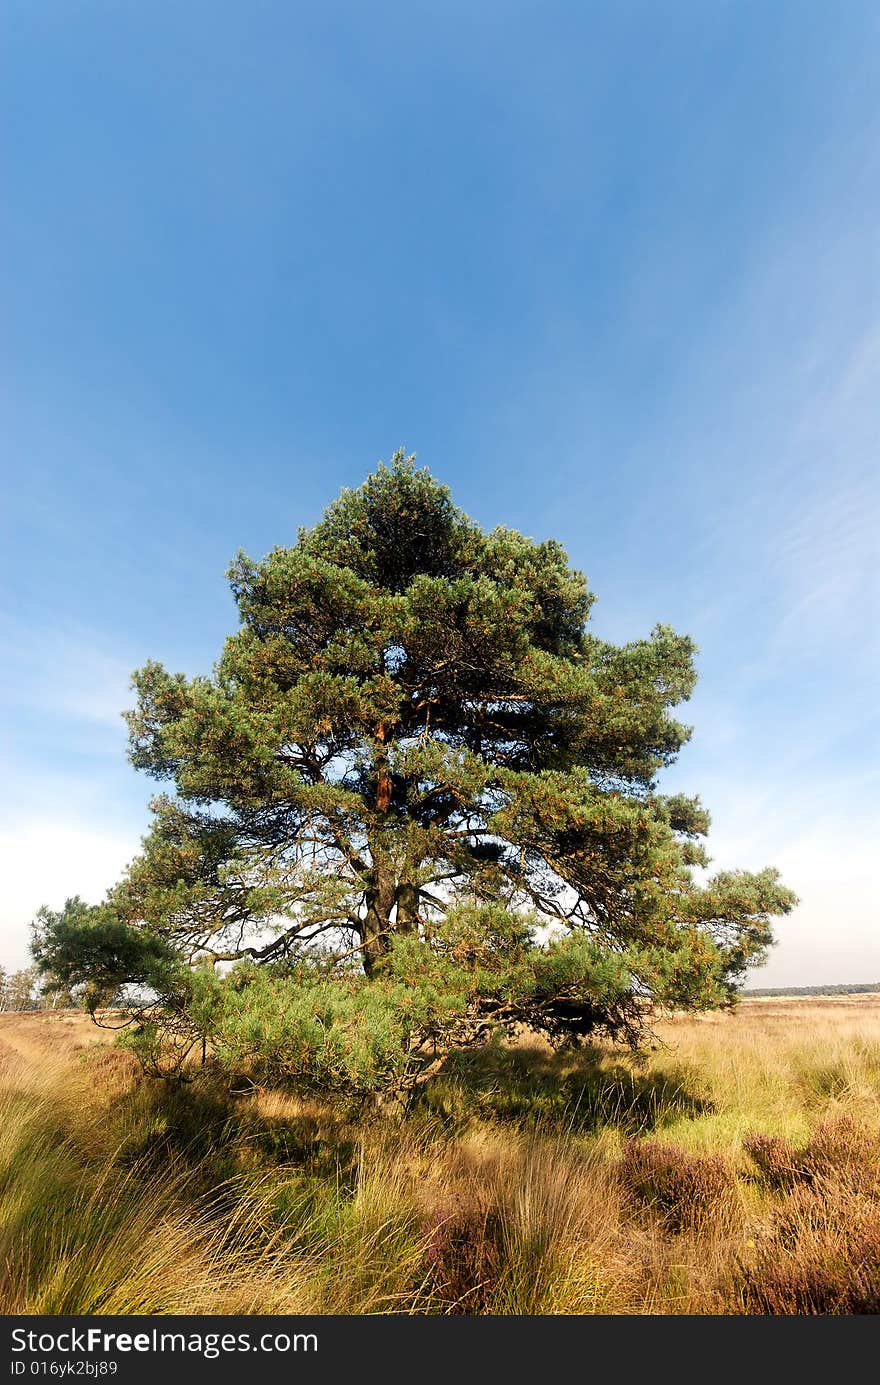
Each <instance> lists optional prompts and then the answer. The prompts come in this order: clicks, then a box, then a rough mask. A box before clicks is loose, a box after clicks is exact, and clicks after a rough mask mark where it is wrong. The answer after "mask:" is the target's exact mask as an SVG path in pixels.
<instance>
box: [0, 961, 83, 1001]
mask: <svg viewBox="0 0 880 1385" xmlns="http://www.w3.org/2000/svg"><path fill="white" fill-rule="evenodd" d="M77 1003H78V1002H77V1001H75V1000H74V999H73V997H72V996H71V994H70V992H69V991H67V990H64V989H61V990H53V991H52V992H51V993H50V992H47V991H46V990H45V989H44V987H43V985H42V982H41V981H40V973H39V971H38V969H37V968H36V967H35V966H31V967H22V968H21V970H20V971H7V970H6V968H5V967H3V966H0V1011H5V1010H61V1009H64V1008H66V1007H69V1006H72V1005H76V1004H77Z"/></svg>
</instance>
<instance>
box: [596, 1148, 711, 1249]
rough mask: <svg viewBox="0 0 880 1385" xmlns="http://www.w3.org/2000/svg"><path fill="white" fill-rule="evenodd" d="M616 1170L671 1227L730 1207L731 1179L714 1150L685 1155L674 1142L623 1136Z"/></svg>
mask: <svg viewBox="0 0 880 1385" xmlns="http://www.w3.org/2000/svg"><path fill="white" fill-rule="evenodd" d="M620 1171H621V1175H622V1178H623V1183H624V1186H625V1187H626V1188H627V1189H628V1191H629V1192H630V1193H632V1194H633V1195H634V1196H635V1197H636V1198H638V1200H639V1201H641V1202H642V1203H644V1204H645V1206H647V1207H650V1208H651V1209H652V1210H654V1211H655V1212H657V1213H658V1214H659V1216H660V1219H661V1221H662V1223H663V1224H664V1226H665V1227H666V1228H667V1229H669V1230H671V1231H680V1230H683V1229H685V1228H686V1227H692V1226H694V1225H696V1224H698V1223H699V1222H701V1221H703V1220H705V1219H706V1218H707V1217H708V1216H710V1215H713V1214H715V1215H718V1214H720V1213H722V1212H723V1211H724V1210H728V1211H729V1210H730V1209H731V1208H732V1207H733V1205H734V1202H735V1181H734V1177H733V1174H732V1172H731V1170H730V1169H729V1167H728V1165H727V1164H726V1162H725V1161H724V1159H723V1158H722V1157H721V1156H720V1155H708V1154H705V1155H700V1154H689V1153H688V1152H687V1151H686V1150H684V1149H680V1148H679V1146H678V1145H673V1144H656V1143H654V1142H653V1141H651V1140H642V1141H629V1142H628V1143H627V1144H626V1146H625V1147H624V1151H623V1157H622V1159H621V1164H620Z"/></svg>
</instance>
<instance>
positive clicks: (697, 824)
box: [36, 453, 795, 1088]
mask: <svg viewBox="0 0 880 1385" xmlns="http://www.w3.org/2000/svg"><path fill="white" fill-rule="evenodd" d="M229 578H230V581H231V585H232V591H233V593H234V596H235V599H236V602H237V605H238V610H239V614H240V619H241V624H240V628H239V629H238V630H237V631H236V632H235V633H234V634H233V635H231V636H230V637H229V638H228V639H227V641H226V643H225V646H224V648H223V651H222V653H221V655H220V658H219V660H218V662H217V664H216V667H215V669H214V671H213V673H212V674H211V675H210V676H202V677H196V678H186V677H185V676H183V675H182V674H179V673H170V672H168V671H166V669H165V668H164V667H163V666H162V665H161V664H159V663H154V662H150V663H148V664H146V665H145V666H144V667H143V668H141V669H140V670H138V671H137V672H136V673H135V675H134V687H135V689H136V692H137V705H136V707H135V708H134V710H132V711H131V712H128V713H127V714H126V718H127V722H128V727H129V733H130V755H131V760H132V763H133V764H134V765H135V766H137V767H138V768H140V769H142V770H144V771H146V772H147V773H148V774H150V775H152V776H153V777H155V778H156V779H158V780H161V781H165V782H166V783H167V784H168V785H169V786H170V791H169V792H168V793H166V794H163V795H162V796H160V797H158V798H156V799H155V800H154V801H153V803H152V808H153V811H154V819H155V820H154V825H153V827H152V830H151V831H150V833H149V835H148V836H147V837H146V838H145V839H144V842H143V851H142V853H141V854H140V855H139V856H138V857H137V858H136V859H135V860H134V861H133V863H132V864H131V866H130V867H129V869H128V871H127V872H126V874H125V876H124V878H123V879H122V880H121V881H120V882H119V884H118V885H117V886H116V887H115V888H114V889H113V890H112V891H111V892H110V893H109V895H108V897H107V899H106V901H105V902H104V903H103V904H102V905H100V906H97V907H96V908H94V909H86V910H84V911H83V910H82V909H81V908H80V910H79V912H76V910H74V911H73V912H72V913H71V912H70V911H65V912H63V913H62V914H60V915H54V916H50V915H48V914H46V915H44V918H43V923H42V929H41V932H40V935H39V938H38V941H37V949H36V951H37V956H38V958H39V961H40V964H41V966H42V968H43V970H44V972H45V973H46V974H47V975H49V976H50V977H52V976H54V977H55V978H56V980H57V981H58V983H59V984H62V983H63V984H64V985H66V986H70V985H74V986H75V985H77V984H79V985H88V986H90V987H91V994H92V995H93V997H94V1003H95V1004H97V1003H98V1001H99V999H100V997H101V996H102V995H104V996H106V995H107V994H109V993H110V992H116V991H118V990H119V988H120V987H125V986H129V987H130V988H132V989H130V991H129V994H130V995H131V996H133V997H134V998H133V999H132V1001H131V1005H132V1012H133V1013H135V1012H137V1019H138V1023H139V1026H140V1032H141V1033H146V1032H147V1029H148V1028H149V1026H150V1025H154V1026H155V1025H156V1023H157V1022H158V1017H159V1016H163V1017H164V1024H165V1025H166V1027H167V1026H168V1025H169V1024H170V1023H172V1021H171V1020H170V1019H169V1017H176V1018H175V1019H174V1021H173V1023H172V1028H173V1027H174V1025H175V1024H176V1026H177V1030H176V1032H178V1033H180V1034H181V1035H183V1036H184V1038H185V1040H186V1042H190V1041H193V1040H194V1038H195V1035H196V1034H197V1033H199V1034H201V1035H202V1036H203V1037H204V1035H205V1033H206V1032H208V1033H209V1034H210V1041H211V1044H212V1048H213V1049H214V1050H215V1051H216V1052H217V1053H218V1054H220V1055H223V1054H225V1055H226V1057H227V1058H228V1060H229V1061H230V1062H235V1063H241V1062H245V1061H250V1062H258V1061H259V1062H262V1063H264V1064H266V1065H269V1066H274V1067H275V1068H277V1069H278V1070H279V1071H281V1072H286V1073H288V1074H289V1075H294V1076H298V1077H300V1078H302V1079H303V1080H314V1081H315V1082H318V1083H322V1084H324V1085H333V1084H334V1083H336V1084H339V1085H343V1086H345V1085H348V1086H352V1085H353V1086H356V1087H357V1086H358V1085H360V1086H362V1087H364V1088H366V1087H370V1086H374V1087H375V1086H380V1085H382V1083H383V1082H392V1083H393V1082H397V1081H403V1080H405V1078H407V1077H408V1076H412V1074H413V1073H415V1072H417V1071H420V1070H424V1067H425V1065H426V1064H427V1063H428V1062H429V1060H430V1059H432V1058H433V1056H434V1055H436V1053H437V1052H442V1051H444V1050H445V1049H446V1048H448V1046H449V1045H450V1044H452V1043H466V1042H472V1041H474V1040H475V1039H477V1038H481V1037H483V1036H485V1035H486V1034H487V1033H489V1032H491V1031H492V1029H493V1027H497V1026H501V1027H504V1028H507V1029H511V1028H513V1027H515V1026H517V1025H523V1024H525V1025H529V1026H531V1027H533V1028H537V1029H539V1030H542V1031H544V1032H545V1033H547V1034H548V1035H550V1036H551V1037H552V1038H554V1039H563V1038H566V1037H576V1036H579V1035H585V1034H589V1033H592V1032H594V1031H596V1030H604V1031H605V1032H608V1033H611V1034H614V1035H621V1036H623V1037H626V1038H628V1039H630V1040H637V1039H638V1038H639V1036H640V1035H641V1034H642V1032H643V1030H644V1026H645V1024H646V1022H647V1015H648V1012H649V1008H650V1007H649V1005H648V1004H647V1002H648V1001H650V1002H651V1005H653V1006H654V1007H656V1006H658V1005H659V1006H676V1007H685V1008H701V1007H704V1008H705V1007H712V1006H717V1005H721V1004H725V1003H727V1002H728V1001H729V1000H730V999H731V997H732V996H733V995H734V994H735V992H736V988H737V986H738V985H739V984H740V983H741V981H742V979H743V977H744V974H745V971H746V968H747V967H749V966H752V965H754V964H755V963H756V962H758V961H760V960H761V959H762V957H763V955H764V953H765V952H766V949H767V947H768V945H769V944H770V942H771V940H772V939H771V931H770V920H771V919H772V917H773V916H774V915H779V914H783V913H785V912H787V911H788V910H789V909H791V907H792V906H793V904H794V903H795V899H794V896H793V895H792V893H791V891H790V890H788V889H786V888H785V887H784V886H783V885H782V884H781V883H780V880H779V877H778V874H777V872H776V871H775V870H772V869H769V868H768V869H765V870H763V871H760V872H758V873H747V872H744V871H724V872H721V873H719V874H716V875H715V876H714V877H711V878H708V879H707V878H704V877H705V875H706V872H705V870H704V869H703V868H704V867H706V866H707V864H708V858H707V856H706V853H705V848H704V846H703V845H702V840H701V839H702V838H703V837H704V836H705V834H706V832H707V830H708V826H709V818H708V814H707V812H706V811H705V809H704V808H703V807H702V805H701V804H700V801H699V799H698V798H688V797H684V796H682V795H674V796H669V795H664V794H663V793H661V792H660V790H659V788H658V777H659V775H660V773H661V771H662V770H663V769H664V767H666V766H667V765H669V764H670V763H671V762H672V761H673V760H674V759H675V757H676V756H677V754H678V752H679V751H680V749H681V747H682V746H683V745H684V744H685V742H686V741H687V739H688V737H689V734H690V730H689V728H688V727H686V726H684V725H683V724H682V723H681V722H680V721H678V720H676V719H675V717H674V716H673V715H672V709H674V708H676V707H677V706H678V705H679V704H680V703H682V702H684V701H686V700H687V698H688V697H689V695H690V693H691V691H692V689H693V687H694V683H695V671H694V655H695V647H694V645H693V643H692V641H691V640H690V639H689V638H688V637H686V636H683V635H679V634H677V633H676V632H675V631H674V630H672V629H671V628H669V627H668V626H658V627H657V628H656V629H655V630H653V632H652V633H651V634H650V636H649V637H648V638H645V639H640V640H637V641H634V642H632V643H628V644H624V645H614V644H610V643H608V642H607V641H605V640H601V639H599V638H597V637H596V636H594V635H593V634H592V633H591V632H590V631H589V628H588V623H589V615H590V608H591V605H592V602H593V597H592V595H591V593H590V592H589V590H588V588H587V584H586V580H585V578H584V577H583V575H582V574H581V573H580V572H578V571H575V570H574V569H573V568H572V567H571V566H570V565H569V562H568V559H567V556H566V554H565V552H564V550H563V549H562V547H561V546H560V545H559V544H558V543H557V542H555V541H553V540H544V541H542V542H535V541H533V540H532V539H530V538H526V537H524V536H523V535H522V534H520V533H518V532H516V531H514V530H511V529H506V528H496V529H494V530H492V531H491V532H489V533H486V532H484V531H483V530H482V529H481V528H480V527H479V526H478V525H477V524H475V523H474V522H473V521H472V520H470V519H469V518H468V517H467V516H466V515H465V514H463V513H462V511H461V510H459V509H458V508H457V507H456V506H455V505H454V504H453V501H452V499H451V496H450V494H449V491H448V489H447V488H446V487H445V486H443V485H441V484H439V483H438V482H437V481H436V480H435V479H434V478H433V477H432V476H431V475H430V474H429V473H428V472H427V471H426V470H423V469H416V467H415V465H414V459H413V458H411V457H406V456H404V455H403V453H398V454H396V455H395V457H394V458H393V460H392V462H391V465H390V466H389V467H385V466H381V465H380V466H379V468H378V470H376V471H375V472H374V473H373V474H371V475H370V476H368V477H367V479H366V481H365V482H364V484H363V485H362V486H360V487H359V488H358V489H357V490H344V491H343V492H342V494H341V495H340V496H339V498H338V499H337V500H336V501H334V502H333V503H332V504H331V505H330V506H329V508H328V509H327V511H326V512H325V514H324V517H323V518H322V519H321V521H320V522H319V523H318V524H316V525H315V526H314V527H313V528H311V529H301V530H300V531H299V533H298V536H297V541H296V543H295V544H294V545H293V546H292V547H287V548H284V547H279V548H276V549H274V550H273V551H272V552H271V553H269V555H268V556H267V557H266V558H264V559H263V560H262V561H260V562H256V561H253V560H252V559H251V558H249V557H247V556H246V555H245V554H243V553H240V554H239V555H238V556H237V558H236V559H235V561H234V562H233V564H232V566H231V568H230V571H229ZM76 903H77V904H78V905H79V904H80V902H78V901H77V902H76ZM224 964H226V965H224ZM151 1032H152V1031H151ZM187 1036H188V1037H187Z"/></svg>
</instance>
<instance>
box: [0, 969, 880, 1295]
mask: <svg viewBox="0 0 880 1385" xmlns="http://www.w3.org/2000/svg"><path fill="white" fill-rule="evenodd" d="M659 1033H660V1038H661V1040H662V1042H661V1045H660V1046H659V1047H658V1048H657V1049H656V1050H655V1051H653V1052H651V1053H650V1054H648V1055H647V1056H645V1057H643V1058H642V1059H640V1060H637V1059H635V1058H630V1057H628V1056H626V1055H623V1054H621V1053H620V1052H617V1051H613V1050H611V1049H609V1048H603V1047H600V1046H596V1047H592V1048H589V1049H587V1050H583V1051H580V1052H560V1053H556V1054H554V1053H553V1052H552V1051H551V1050H549V1049H546V1048H543V1047H541V1046H539V1045H529V1044H523V1045H521V1046H520V1047H518V1048H517V1049H515V1050H513V1051H510V1050H506V1051H505V1050H501V1049H490V1050H488V1051H486V1052H484V1053H482V1054H479V1055H470V1056H467V1057H462V1058H460V1059H458V1060H457V1061H456V1062H453V1063H451V1064H450V1065H449V1066H448V1069H447V1071H446V1072H445V1073H444V1074H443V1076H442V1077H440V1078H438V1079H437V1080H436V1081H435V1082H434V1083H433V1085H432V1086H431V1087H430V1088H429V1089H428V1090H427V1091H426V1093H425V1095H424V1099H423V1100H422V1101H421V1103H419V1104H418V1105H417V1106H416V1107H415V1108H414V1109H413V1110H412V1111H411V1113H410V1116H409V1118H408V1119H407V1120H405V1121H401V1120H400V1119H396V1118H389V1117H387V1116H386V1117H379V1116H375V1115H374V1116H372V1117H370V1118H369V1119H364V1118H363V1117H359V1116H357V1115H356V1114H355V1113H354V1112H352V1111H350V1110H346V1109H345V1108H343V1107H341V1106H339V1105H335V1106H334V1105H330V1104H327V1103H322V1102H320V1101H317V1100H315V1099H314V1098H309V1099H306V1098H301V1097H299V1096H297V1095H296V1094H294V1093H291V1092H289V1091H280V1090H270V1089H263V1088H253V1087H250V1086H249V1085H248V1084H246V1083H242V1084H239V1085H237V1086H235V1085H234V1086H233V1088H232V1090H230V1087H229V1084H228V1082H225V1081H223V1080H222V1079H221V1077H220V1075H219V1074H217V1073H214V1072H212V1070H211V1068H210V1065H209V1066H208V1068H207V1069H206V1070H205V1071H204V1072H202V1071H193V1073H192V1077H193V1080H192V1081H191V1082H190V1083H188V1084H185V1085H184V1086H183V1087H182V1088H177V1089H173V1088H167V1087H165V1086H164V1085H163V1084H161V1083H157V1082H154V1081H152V1080H149V1079H145V1078H143V1077H142V1076H141V1074H140V1073H139V1070H138V1068H137V1065H136V1064H135V1063H134V1060H132V1059H131V1057H130V1056H129V1055H127V1054H125V1053H122V1052H120V1051H118V1050H115V1049H112V1048H108V1047H107V1046H106V1045H105V1044H103V1043H102V1042H100V1041H101V1040H102V1036H101V1035H100V1033H98V1032H97V1031H95V1030H94V1029H92V1028H90V1027H89V1026H88V1024H87V1022H86V1021H85V1020H83V1019H82V1018H81V1017H76V1016H69V1017H68V1016H52V1017H45V1016H8V1017H3V1018H2V1019H0V1310H2V1311H3V1312H6V1313H49V1314H59V1313H70V1314H93V1313H183V1312H204V1313H302V1312H315V1313H342V1314H346V1313H351V1314H363V1313H388V1312H397V1313H400V1312H403V1313H483V1314H485V1313H490V1314H549V1313H570V1314H612V1313H731V1312H734V1313H742V1312H745V1313H798V1314H804V1313H839V1312H842V1313H853V1312H855V1313H865V1312H877V1311H880V1231H878V1227H880V1102H878V1096H880V997H874V996H871V997H859V998H854V997H846V998H843V997H841V998H836V999H835V1000H834V1001H825V1002H820V1001H815V1000H809V1001H806V1000H804V1001H789V1002H784V1003H783V1002H766V1001H761V1002H759V1001H755V1002H751V1003H746V1004H743V1005H742V1007H741V1008H740V1010H739V1011H738V1012H737V1013H735V1014H733V1015H716V1016H711V1017H702V1018H687V1019H685V1018H674V1019H671V1020H668V1021H666V1022H664V1023H663V1024H662V1025H661V1026H660V1031H659ZM96 1038H97V1039H98V1040H99V1042H98V1043H95V1042H93V1040H95V1039H96Z"/></svg>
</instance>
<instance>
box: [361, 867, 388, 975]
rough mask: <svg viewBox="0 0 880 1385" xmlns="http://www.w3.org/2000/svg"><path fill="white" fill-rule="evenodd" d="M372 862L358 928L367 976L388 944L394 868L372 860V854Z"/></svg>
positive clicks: (377, 963)
mask: <svg viewBox="0 0 880 1385" xmlns="http://www.w3.org/2000/svg"><path fill="white" fill-rule="evenodd" d="M374 862H375V864H374V866H373V873H372V882H371V884H370V887H369V889H368V890H367V899H366V904H367V912H366V915H365V916H364V922H363V928H362V931H361V940H362V942H363V944H364V946H363V959H364V971H365V972H366V974H367V976H373V975H375V973H376V970H377V968H379V967H380V966H381V965H382V961H383V959H384V958H385V956H386V954H387V952H388V949H389V947H390V946H391V910H392V908H393V907H394V872H393V871H392V870H391V869H390V867H389V865H388V864H387V863H386V862H384V861H375V857H374Z"/></svg>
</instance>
